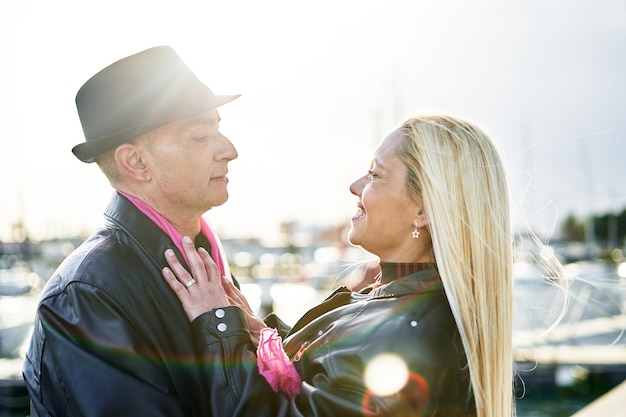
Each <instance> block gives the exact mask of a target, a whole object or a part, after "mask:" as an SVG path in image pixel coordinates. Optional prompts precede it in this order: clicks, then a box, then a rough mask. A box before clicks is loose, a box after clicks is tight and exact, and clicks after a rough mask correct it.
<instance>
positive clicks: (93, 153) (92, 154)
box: [72, 94, 241, 163]
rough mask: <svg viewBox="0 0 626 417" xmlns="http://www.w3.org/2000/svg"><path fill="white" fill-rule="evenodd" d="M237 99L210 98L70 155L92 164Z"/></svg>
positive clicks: (89, 143) (81, 146)
mask: <svg viewBox="0 0 626 417" xmlns="http://www.w3.org/2000/svg"><path fill="white" fill-rule="evenodd" d="M238 97H241V94H236V95H220V96H212V97H211V98H210V100H207V101H206V105H204V106H197V107H195V108H194V109H193V110H192V111H189V112H186V113H183V114H181V115H178V116H177V117H173V118H167V119H164V120H159V121H156V122H153V123H149V124H146V125H141V126H133V127H131V128H128V129H125V130H122V131H120V132H116V133H115V134H113V135H109V136H103V137H100V138H96V139H91V140H88V141H86V142H83V143H80V144H78V145H76V146H74V147H73V148H72V153H73V154H74V155H75V156H76V157H77V158H78V159H80V160H81V161H83V162H85V163H91V162H94V161H95V160H96V158H97V157H98V156H99V155H102V154H103V153H105V152H107V151H110V150H111V149H114V148H116V147H118V146H119V145H121V144H123V143H127V142H129V141H131V140H133V139H135V138H137V137H139V136H141V135H143V134H145V133H148V132H150V131H151V130H154V129H157V128H159V127H161V126H164V125H166V124H168V123H171V122H174V121H177V120H182V119H186V118H188V117H192V116H195V115H197V114H200V113H203V112H205V111H208V110H212V109H215V108H217V107H219V106H221V105H224V104H226V103H229V102H231V101H233V100H235V99H236V98H238Z"/></svg>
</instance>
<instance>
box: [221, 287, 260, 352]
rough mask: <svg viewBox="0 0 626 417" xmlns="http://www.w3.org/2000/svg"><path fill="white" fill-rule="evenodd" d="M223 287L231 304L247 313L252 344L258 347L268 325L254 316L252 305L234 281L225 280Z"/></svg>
mask: <svg viewBox="0 0 626 417" xmlns="http://www.w3.org/2000/svg"><path fill="white" fill-rule="evenodd" d="M222 285H223V286H224V289H225V290H226V294H227V295H228V300H229V301H230V304H231V305H234V306H237V307H239V308H240V309H242V310H243V312H244V313H245V315H246V321H247V322H248V330H250V334H251V335H252V342H253V343H254V346H258V345H259V338H260V337H261V330H263V329H265V328H266V327H267V325H266V324H265V322H264V321H263V320H261V319H260V318H258V317H257V316H256V315H255V314H254V312H253V311H252V308H250V304H248V300H246V297H245V296H244V295H243V294H242V293H241V292H240V291H239V289H238V288H237V287H235V284H233V283H232V281H229V280H226V279H224V280H223V281H222Z"/></svg>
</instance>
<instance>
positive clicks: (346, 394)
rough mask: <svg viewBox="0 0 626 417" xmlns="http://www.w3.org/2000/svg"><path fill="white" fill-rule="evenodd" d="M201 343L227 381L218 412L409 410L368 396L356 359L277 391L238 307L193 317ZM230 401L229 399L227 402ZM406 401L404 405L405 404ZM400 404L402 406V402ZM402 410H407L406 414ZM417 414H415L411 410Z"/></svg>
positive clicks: (292, 414) (293, 415)
mask: <svg viewBox="0 0 626 417" xmlns="http://www.w3.org/2000/svg"><path fill="white" fill-rule="evenodd" d="M192 326H193V332H194V337H195V338H196V341H197V343H198V345H197V347H198V349H199V351H200V352H201V353H202V356H203V358H205V359H204V360H206V361H208V362H209V363H214V364H221V365H218V366H215V367H214V368H213V369H214V376H215V377H216V378H217V379H222V378H225V379H226V381H227V384H228V387H229V396H230V398H229V400H230V401H229V403H230V404H231V405H229V406H228V408H223V409H222V410H221V414H220V415H228V416H236V417H305V416H306V417H323V416H328V417H331V416H333V417H334V416H342V417H357V416H358V417H363V416H368V417H374V416H396V415H400V414H397V412H407V411H408V410H407V409H406V408H404V409H403V410H401V409H400V408H398V407H397V406H398V402H397V401H394V400H393V399H391V400H392V401H391V403H388V402H387V400H382V399H376V398H367V395H365V394H366V390H365V388H364V387H363V380H362V373H361V372H360V365H359V364H356V363H355V364H354V366H353V368H354V369H353V371H354V372H352V370H350V371H348V372H346V373H345V374H344V375H342V376H341V377H340V378H333V377H331V376H329V375H328V374H327V373H326V372H324V371H323V370H320V372H319V373H318V374H316V375H315V376H314V377H313V378H312V380H311V381H304V382H302V384H301V387H300V394H298V395H296V396H294V397H293V398H288V397H287V396H286V395H284V394H282V393H275V392H274V391H272V389H271V387H270V386H269V384H268V383H267V381H266V380H265V379H264V378H263V377H262V376H261V375H260V374H259V371H258V368H257V362H256V353H255V348H254V346H253V345H252V343H251V342H250V338H249V334H248V331H247V330H246V329H247V328H246V326H247V325H246V322H245V317H244V314H243V312H242V311H241V310H240V309H239V308H237V307H224V308H220V309H216V310H213V311H210V312H207V313H204V314H203V315H201V316H199V317H197V318H196V319H195V320H194V322H193V323H192ZM225 405H226V404H225ZM404 406H405V405H402V407H404ZM402 407H401V408H402ZM402 415H404V414H402ZM407 415H416V414H407Z"/></svg>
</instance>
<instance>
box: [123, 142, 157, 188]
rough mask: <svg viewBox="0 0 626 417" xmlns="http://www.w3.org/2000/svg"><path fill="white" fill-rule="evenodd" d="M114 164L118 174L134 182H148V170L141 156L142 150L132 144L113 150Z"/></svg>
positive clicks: (125, 144)
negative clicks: (118, 171)
mask: <svg viewBox="0 0 626 417" xmlns="http://www.w3.org/2000/svg"><path fill="white" fill-rule="evenodd" d="M115 162H116V163H117V166H118V169H119V170H120V173H121V174H122V175H123V176H125V177H128V178H132V179H134V180H136V181H148V180H149V179H150V170H149V169H148V167H147V165H146V163H145V161H144V155H143V149H142V148H141V147H139V146H137V145H136V144H134V143H124V144H122V145H120V146H118V147H117V148H116V149H115Z"/></svg>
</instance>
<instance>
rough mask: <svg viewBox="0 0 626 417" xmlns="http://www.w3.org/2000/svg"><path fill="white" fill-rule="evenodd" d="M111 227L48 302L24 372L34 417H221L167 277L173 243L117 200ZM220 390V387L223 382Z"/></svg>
mask: <svg viewBox="0 0 626 417" xmlns="http://www.w3.org/2000/svg"><path fill="white" fill-rule="evenodd" d="M105 218H106V219H107V225H106V227H105V228H103V229H102V230H99V231H97V232H95V233H94V234H93V235H92V236H91V237H90V238H89V239H88V240H87V241H85V242H84V243H83V244H82V245H81V246H80V247H79V248H77V249H76V250H75V251H74V252H73V253H72V254H71V255H70V256H69V257H68V258H67V259H65V261H64V262H63V263H62V264H61V265H60V266H59V268H58V269H57V271H56V272H55V273H54V275H53V276H52V277H51V278H50V280H49V281H48V283H47V285H46V287H45V289H44V290H43V292H42V294H41V299H40V302H39V309H38V313H37V317H36V322H35V327H34V333H33V338H32V341H31V346H30V349H29V351H28V353H27V357H26V361H25V364H24V379H25V382H26V386H27V388H28V391H29V394H30V396H31V415H32V416H141V417H145V416H153V417H158V416H167V417H176V416H203V417H204V416H223V415H225V414H223V413H222V412H221V409H220V407H221V400H218V399H220V398H222V397H224V396H227V395H228V393H229V392H230V391H229V389H228V388H227V387H226V386H224V385H220V384H219V382H216V383H211V382H210V381H211V376H212V371H210V372H209V371H207V367H206V366H205V365H206V363H204V362H202V361H200V360H198V357H197V355H196V349H195V345H194V339H193V335H192V332H191V326H190V323H189V320H188V319H187V317H186V315H185V313H184V311H183V309H182V308H181V304H180V302H179V301H178V299H177V298H176V296H175V295H174V293H173V292H172V291H171V289H170V288H169V286H168V284H167V283H166V282H165V281H164V280H163V278H162V276H161V268H162V267H163V266H165V265H166V262H165V259H164V256H163V252H164V251H165V249H167V248H172V249H174V250H175V251H176V253H177V254H178V256H179V259H181V261H182V260H183V258H182V256H181V255H180V253H179V252H178V250H177V249H176V247H175V245H174V244H173V242H172V241H171V240H170V238H169V237H168V236H167V235H166V234H165V233H163V232H162V231H161V230H160V229H159V228H158V227H157V226H156V225H155V224H154V223H153V222H152V221H150V220H149V219H148V218H147V217H146V216H145V215H144V214H142V213H141V212H140V211H139V210H137V208H136V207H135V206H134V205H133V204H132V203H131V202H129V201H128V200H127V199H126V198H124V197H122V196H120V195H119V194H117V193H116V194H115V195H114V197H113V199H112V201H111V203H110V205H109V207H108V208H107V210H106V212H105ZM218 381H219V379H218Z"/></svg>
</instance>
